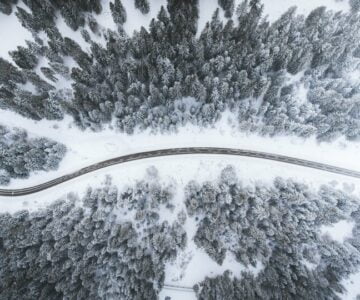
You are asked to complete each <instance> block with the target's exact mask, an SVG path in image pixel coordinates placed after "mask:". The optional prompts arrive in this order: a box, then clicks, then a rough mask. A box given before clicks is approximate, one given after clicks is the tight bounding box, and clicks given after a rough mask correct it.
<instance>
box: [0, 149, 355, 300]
mask: <svg viewBox="0 0 360 300" xmlns="http://www.w3.org/2000/svg"><path fill="white" fill-rule="evenodd" d="M228 164H232V165H234V167H235V170H236V172H237V173H238V174H239V177H240V179H241V180H242V181H243V182H244V183H245V184H251V183H254V182H258V181H261V182H263V183H265V184H270V183H271V182H272V181H273V179H274V178H275V177H276V176H279V175H281V176H282V177H284V178H289V177H292V178H295V179H296V180H298V181H301V182H304V183H306V184H308V185H310V186H311V187H312V188H313V189H317V188H318V187H319V186H320V185H322V184H327V183H331V184H332V185H334V186H337V187H339V188H342V186H343V185H344V184H346V185H348V186H352V187H353V189H354V191H353V193H354V194H356V195H359V188H358V187H359V180H357V179H348V178H346V177H345V176H337V175H333V174H330V173H329V174H328V173H324V172H321V171H317V170H308V169H305V168H301V167H296V166H287V165H285V164H279V163H277V162H272V161H263V160H258V159H251V158H237V157H223V156H220V155H214V156H211V157H209V156H206V155H194V156H186V155H184V156H180V157H168V158H166V159H164V158H153V159H148V160H141V161H133V162H129V163H126V164H125V165H123V166H121V167H119V166H112V167H109V168H106V169H103V170H98V171H95V172H94V173H91V174H87V175H84V176H82V177H80V178H77V179H74V180H72V181H70V182H66V183H64V184H61V185H59V186H56V187H54V188H51V189H49V190H48V191H46V192H41V193H38V194H37V195H36V197H34V196H33V195H32V196H31V195H30V196H23V197H16V198H13V199H11V198H5V197H2V198H0V212H5V211H8V212H15V211H17V210H19V209H29V210H30V211H33V210H36V209H39V208H40V207H45V206H46V205H48V204H49V203H50V202H52V201H53V200H55V199H57V198H59V197H61V196H62V195H66V194H67V193H70V192H73V191H76V193H77V194H78V195H79V196H82V195H83V194H84V192H85V190H86V188H87V187H88V186H93V187H96V186H99V185H100V184H101V183H102V182H104V180H105V176H106V175H110V176H111V177H112V178H113V183H114V184H116V185H117V186H118V187H119V189H120V190H123V189H124V188H125V186H126V185H132V184H134V183H135V182H136V180H139V179H141V178H143V177H144V175H145V174H146V169H147V168H148V167H149V166H155V167H156V168H157V169H158V170H159V175H160V178H159V182H160V183H163V184H173V185H175V186H176V191H177V192H178V193H177V196H176V197H175V210H174V212H173V214H167V215H165V216H164V215H163V216H162V218H164V219H166V220H168V221H170V222H172V221H173V220H174V216H176V215H177V213H178V212H179V211H181V210H183V209H184V208H185V206H184V203H183V201H182V199H184V195H183V189H184V187H185V185H186V184H187V183H188V182H189V181H190V180H192V179H196V180H197V181H199V182H203V181H206V180H215V179H216V178H217V176H218V174H219V172H220V170H221V169H223V168H224V167H226V166H227V165H228ZM74 184H76V185H74ZM74 186H76V189H75V188H74ZM194 223H195V221H194V220H193V219H191V218H188V219H187V223H186V224H185V228H186V230H187V233H188V237H189V243H188V247H187V248H186V249H185V250H184V251H183V252H182V253H180V254H179V258H178V259H177V260H176V261H174V262H170V263H168V265H167V266H166V278H165V282H166V283H167V284H172V285H179V286H186V287H191V286H192V285H193V284H194V283H196V282H198V281H201V279H204V278H205V276H206V275H208V276H209V275H217V274H220V273H222V272H223V271H224V270H226V269H230V270H232V272H233V273H234V274H239V273H240V272H241V270H243V269H244V267H243V266H242V265H240V264H238V263H236V262H235V261H234V259H233V257H231V256H230V255H229V256H228V257H227V258H226V261H225V263H224V265H223V266H217V265H216V264H215V263H214V262H213V261H212V260H211V259H210V258H209V257H208V256H207V255H206V254H205V253H204V252H203V251H202V250H200V249H198V248H197V247H196V246H195V245H194V243H193V241H192V240H191V237H192V236H193V234H194V228H195V226H194ZM336 225H338V224H336ZM343 225H344V224H343ZM336 228H337V229H338V230H340V231H336V230H334V228H324V231H323V232H324V233H327V234H328V235H330V237H332V238H339V239H341V238H342V237H344V235H343V234H342V231H343V229H342V228H344V226H341V224H340V226H335V229H336ZM345 236H348V230H346V232H345ZM260 269H261V265H259V266H258V269H256V270H252V271H253V272H256V271H258V270H260ZM355 280H356V278H355V279H353V280H352V281H353V282H354V281H355ZM355 283H359V281H355ZM346 284H347V285H349V287H352V288H354V289H356V288H357V285H356V284H351V281H346ZM351 293H352V294H353V292H351ZM349 294H350V292H349ZM169 295H172V297H173V298H172V300H177V299H178V300H180V299H181V300H182V299H195V298H194V297H195V295H194V294H191V293H189V292H179V291H173V290H167V289H165V290H164V291H163V292H162V294H161V296H164V297H165V296H169ZM160 299H164V298H161V297H160ZM346 299H351V298H346Z"/></svg>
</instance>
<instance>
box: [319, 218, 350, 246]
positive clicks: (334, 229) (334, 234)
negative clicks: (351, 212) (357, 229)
mask: <svg viewBox="0 0 360 300" xmlns="http://www.w3.org/2000/svg"><path fill="white" fill-rule="evenodd" d="M354 225H355V224H354V222H349V221H347V220H342V221H339V222H338V223H336V224H332V225H330V226H322V227H321V228H320V231H321V234H323V235H328V236H330V238H331V239H333V240H335V241H337V242H339V243H343V242H344V241H345V239H347V238H350V237H351V236H352V230H353V228H354Z"/></svg>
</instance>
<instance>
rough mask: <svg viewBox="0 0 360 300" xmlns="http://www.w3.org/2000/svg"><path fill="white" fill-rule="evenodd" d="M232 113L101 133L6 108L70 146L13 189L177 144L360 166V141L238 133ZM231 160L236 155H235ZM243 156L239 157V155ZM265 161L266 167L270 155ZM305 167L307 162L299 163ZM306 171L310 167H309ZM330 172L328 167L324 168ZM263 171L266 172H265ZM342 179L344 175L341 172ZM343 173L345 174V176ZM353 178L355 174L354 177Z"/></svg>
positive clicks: (13, 120) (13, 119) (33, 131)
mask: <svg viewBox="0 0 360 300" xmlns="http://www.w3.org/2000/svg"><path fill="white" fill-rule="evenodd" d="M229 119H230V120H231V119H232V115H231V114H229V113H228V114H225V115H224V116H223V118H222V119H221V120H220V121H219V122H218V123H217V124H216V125H215V126H214V128H208V129H200V128H198V127H195V126H187V127H183V128H180V129H179V132H178V133H176V134H175V133H173V134H151V133H150V132H149V131H145V132H142V133H137V134H134V135H131V136H129V135H126V134H123V133H119V132H116V131H114V130H110V129H106V130H104V131H101V132H92V131H90V130H86V131H82V130H80V129H78V128H77V127H76V126H74V125H71V120H70V118H67V119H65V120H63V121H60V122H58V121H46V120H43V121H33V120H30V119H27V118H23V117H21V116H19V115H18V114H15V113H13V112H10V111H4V110H0V120H1V123H4V124H6V125H8V126H14V127H23V128H26V129H27V131H28V132H29V134H30V136H44V137H48V138H50V139H53V140H56V141H58V142H60V143H63V144H65V145H66V146H67V148H68V153H67V154H66V156H65V158H64V160H63V161H62V162H61V164H60V168H59V169H58V170H57V171H51V172H38V173H36V174H33V175H32V176H31V177H30V178H28V179H16V180H12V181H11V185H10V186H9V187H11V188H21V187H26V186H32V185H35V184H39V183H42V182H44V181H47V180H50V179H54V178H56V177H58V176H61V175H65V174H67V173H69V172H72V171H75V170H78V169H79V168H82V167H84V166H87V165H90V164H93V163H97V162H100V161H103V160H106V159H110V158H113V157H117V156H121V155H125V154H131V153H136V152H142V151H148V150H156V149H164V148H175V147H196V146H197V147H227V148H239V149H248V150H256V151H263V152H270V153H276V154H282V155H288V156H292V157H297V158H303V159H308V160H313V161H317V162H321V163H327V164H330V165H334V166H338V167H343V168H349V169H353V170H357V171H360V160H358V159H356V158H357V157H358V153H359V151H360V143H354V142H352V143H350V142H346V141H344V140H342V139H340V140H338V141H336V142H333V143H321V144H319V143H317V142H316V141H315V139H307V140H304V139H300V138H297V137H285V136H284V137H273V138H268V137H261V136H258V135H246V134H243V133H240V132H238V131H237V130H236V129H234V128H232V127H231V125H229ZM226 159H230V158H229V157H228V158H226ZM236 159H239V158H236ZM250 161H252V162H254V163H255V162H256V161H260V163H261V164H263V165H264V166H265V164H268V162H266V161H265V160H257V159H250ZM275 166H276V167H275V170H274V172H275V173H276V174H278V175H280V174H282V173H280V172H277V168H280V167H285V168H292V167H293V166H292V167H291V166H289V165H287V164H284V163H276V165H275ZM295 168H297V169H304V168H302V167H295ZM306 172H309V170H307V169H306ZM320 174H321V176H325V172H321V173H320ZM259 175H260V174H259ZM334 176H336V178H339V176H337V175H334ZM340 177H341V176H340ZM349 180H350V179H349Z"/></svg>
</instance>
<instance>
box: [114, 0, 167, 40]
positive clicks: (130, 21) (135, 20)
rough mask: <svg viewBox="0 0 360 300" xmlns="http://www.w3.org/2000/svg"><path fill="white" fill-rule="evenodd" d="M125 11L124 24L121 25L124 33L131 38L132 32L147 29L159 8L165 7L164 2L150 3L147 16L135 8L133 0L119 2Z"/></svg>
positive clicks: (157, 0) (163, 0) (165, 2)
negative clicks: (142, 28)
mask: <svg viewBox="0 0 360 300" xmlns="http://www.w3.org/2000/svg"><path fill="white" fill-rule="evenodd" d="M121 2H122V4H123V6H124V7H125V10H126V15H127V18H126V22H125V24H124V25H123V27H124V30H125V32H126V33H127V34H128V35H129V36H132V35H133V33H134V31H140V28H141V27H144V28H145V29H147V30H148V29H149V25H150V22H151V20H152V19H153V18H156V17H157V15H158V13H159V11H160V9H161V6H164V8H166V7H167V1H166V0H156V1H150V11H149V13H148V14H145V15H144V14H142V13H141V11H140V10H138V9H137V8H135V2H134V0H122V1H121Z"/></svg>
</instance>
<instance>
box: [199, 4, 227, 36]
mask: <svg viewBox="0 0 360 300" xmlns="http://www.w3.org/2000/svg"><path fill="white" fill-rule="evenodd" d="M218 8H219V12H220V13H219V16H220V18H221V20H222V21H223V23H224V25H225V23H226V18H225V16H224V10H223V9H222V8H221V7H220V6H219V5H218V2H217V1H215V0H214V1H209V0H199V20H198V28H197V36H198V37H199V36H200V34H201V32H202V31H203V30H204V28H205V26H206V23H207V22H210V21H211V19H212V17H213V15H214V13H215V11H216V9H218Z"/></svg>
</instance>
